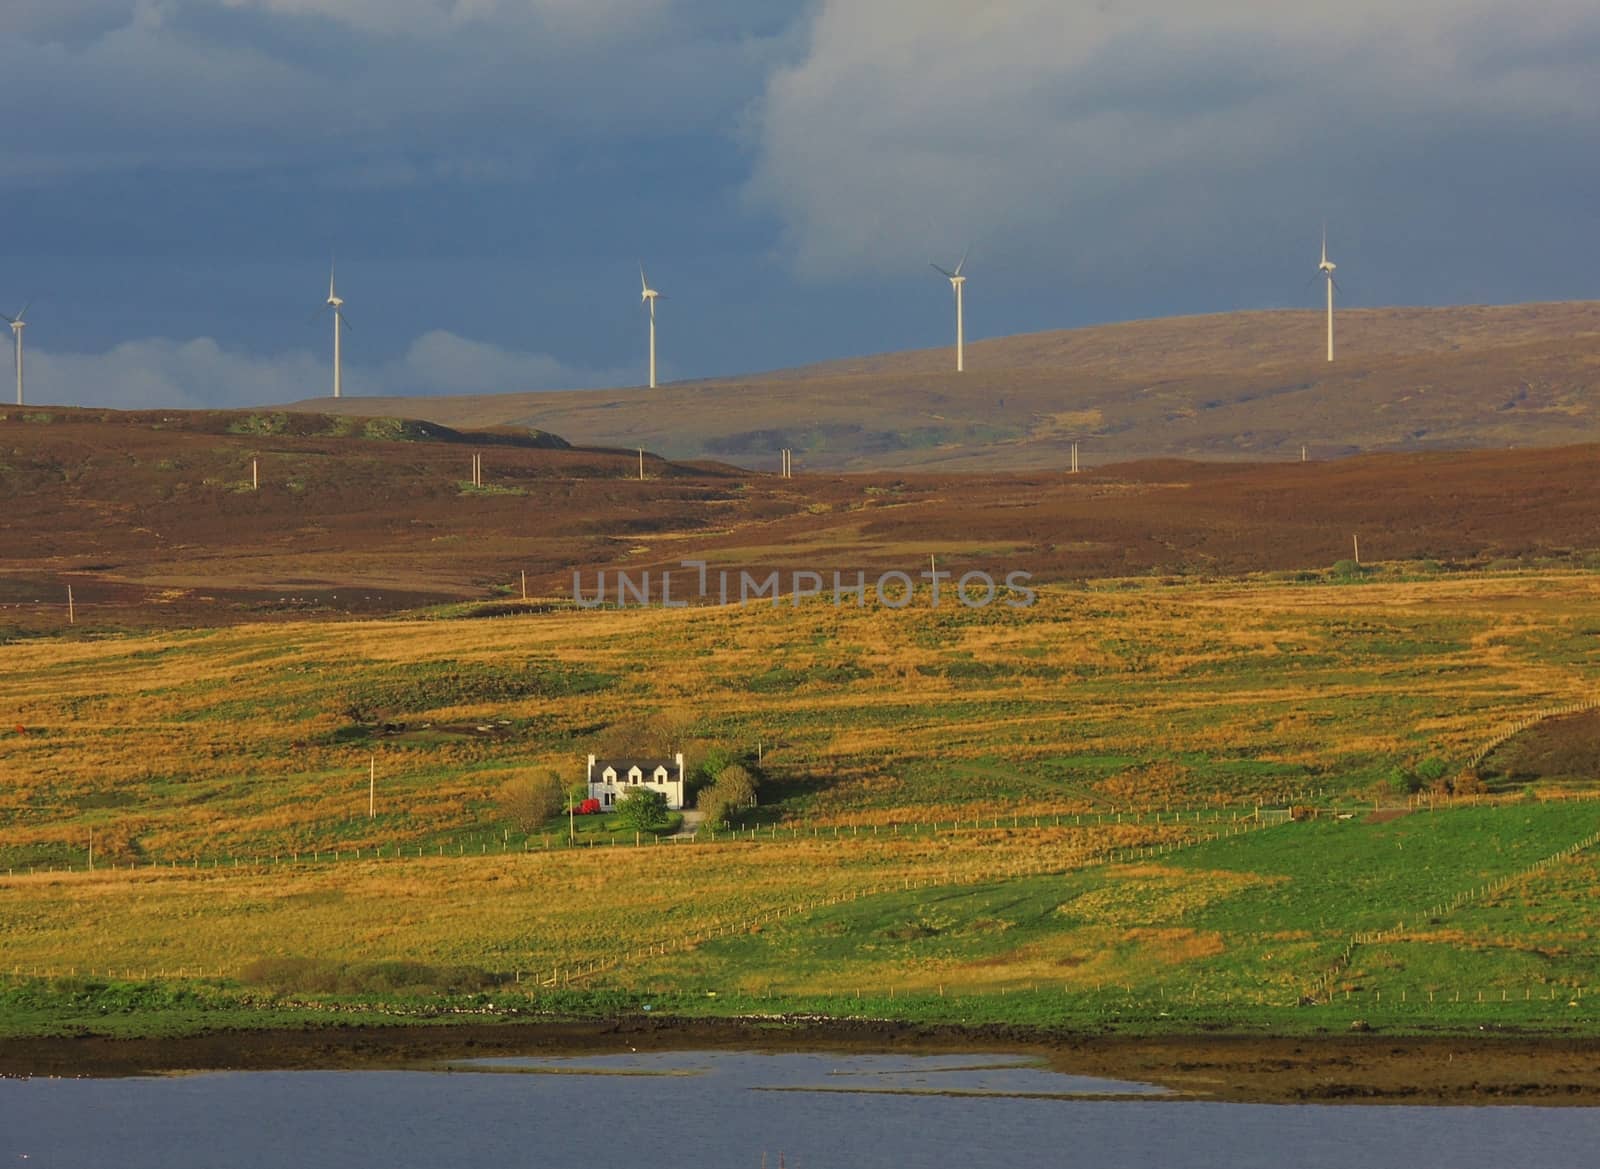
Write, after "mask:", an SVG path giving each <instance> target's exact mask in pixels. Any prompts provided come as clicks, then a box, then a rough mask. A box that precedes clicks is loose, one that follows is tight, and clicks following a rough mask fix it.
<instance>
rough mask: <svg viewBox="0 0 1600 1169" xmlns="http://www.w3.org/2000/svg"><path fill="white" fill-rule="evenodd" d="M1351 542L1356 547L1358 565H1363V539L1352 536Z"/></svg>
mask: <svg viewBox="0 0 1600 1169" xmlns="http://www.w3.org/2000/svg"><path fill="white" fill-rule="evenodd" d="M1350 541H1351V543H1353V544H1354V545H1355V549H1356V563H1357V564H1360V563H1361V537H1360V536H1359V535H1356V536H1351V537H1350Z"/></svg>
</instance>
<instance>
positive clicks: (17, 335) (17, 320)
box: [0, 300, 33, 406]
mask: <svg viewBox="0 0 1600 1169" xmlns="http://www.w3.org/2000/svg"><path fill="white" fill-rule="evenodd" d="M32 304H33V301H31V300H30V301H29V302H28V303H27V304H25V305H23V306H22V310H21V311H20V312H18V313H17V315H16V316H14V317H7V316H6V314H5V313H0V317H4V318H5V319H6V320H7V321H9V322H10V324H11V336H12V337H13V339H14V342H13V343H14V346H15V348H16V351H17V405H19V406H20V405H22V330H24V329H26V328H27V327H28V322H27V321H25V320H23V319H22V318H23V317H25V316H26V315H27V313H28V308H29V307H30V306H31V305H32Z"/></svg>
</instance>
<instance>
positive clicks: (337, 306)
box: [326, 264, 350, 398]
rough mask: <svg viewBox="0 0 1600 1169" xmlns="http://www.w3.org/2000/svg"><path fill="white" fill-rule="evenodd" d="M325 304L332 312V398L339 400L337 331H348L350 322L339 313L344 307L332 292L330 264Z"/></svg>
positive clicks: (341, 383) (341, 386) (340, 369)
mask: <svg viewBox="0 0 1600 1169" xmlns="http://www.w3.org/2000/svg"><path fill="white" fill-rule="evenodd" d="M326 303H327V305H328V307H329V308H331V309H332V310H333V396H334V397H335V398H339V397H343V396H344V380H343V379H344V365H343V362H342V361H341V360H340V353H339V330H340V329H341V328H345V329H348V328H349V327H350V322H349V321H347V320H345V319H344V313H343V312H341V311H340V310H341V309H342V308H343V306H344V299H343V298H342V297H341V296H340V295H339V294H338V292H336V291H335V290H334V287H333V265H331V264H330V265H329V266H328V299H327V302H326Z"/></svg>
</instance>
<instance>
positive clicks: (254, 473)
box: [250, 459, 261, 491]
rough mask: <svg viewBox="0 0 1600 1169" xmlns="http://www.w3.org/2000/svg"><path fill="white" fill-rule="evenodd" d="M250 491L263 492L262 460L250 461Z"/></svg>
mask: <svg viewBox="0 0 1600 1169" xmlns="http://www.w3.org/2000/svg"><path fill="white" fill-rule="evenodd" d="M250 490H251V491H260V490H261V460H260V459H251V460H250Z"/></svg>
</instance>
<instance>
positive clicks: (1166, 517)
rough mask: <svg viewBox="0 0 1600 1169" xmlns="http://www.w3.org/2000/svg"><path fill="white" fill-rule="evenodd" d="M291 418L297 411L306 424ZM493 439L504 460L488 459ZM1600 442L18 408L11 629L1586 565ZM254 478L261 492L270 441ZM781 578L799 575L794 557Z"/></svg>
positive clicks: (1595, 539) (9, 548)
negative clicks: (871, 584) (1134, 579)
mask: <svg viewBox="0 0 1600 1169" xmlns="http://www.w3.org/2000/svg"><path fill="white" fill-rule="evenodd" d="M291 419H292V420H293V421H290V420H291ZM474 454H477V455H481V456H482V459H483V466H484V468H485V483H484V486H482V487H475V486H473V485H472V484H471V482H470V467H471V460H472V456H473V455H474ZM1597 458H1600V448H1597V447H1595V446H1574V447H1565V448H1560V449H1550V450H1512V451H1504V450H1495V451H1473V452H1426V453H1410V454H1383V455H1368V456H1360V457H1355V458H1349V459H1340V460H1332V461H1326V462H1316V461H1313V462H1308V463H1303V464H1302V463H1299V462H1293V463H1256V464H1246V463H1199V462H1185V461H1179V460H1147V461H1142V462H1135V463H1127V464H1122V465H1117V466H1108V467H1101V468H1099V469H1096V470H1093V471H1086V472H1085V473H1083V474H1080V475H1064V474H1060V473H1053V472H1014V473H1001V472H988V473H978V474H966V475H952V474H934V473H925V472H924V473H904V474H896V473H892V472H879V473H873V474H814V475H803V476H801V477H799V478H796V479H792V480H782V479H778V478H776V477H775V476H771V475H767V474H761V473H757V472H751V471H745V470H741V469H739V468H736V467H732V466H729V465H726V464H714V463H701V464H685V463H677V462H670V461H667V460H663V459H661V458H659V457H656V456H653V455H646V456H644V459H643V462H644V469H645V476H646V477H645V479H644V480H643V481H639V479H638V473H639V465H640V456H639V455H638V454H637V453H636V452H634V451H616V450H601V449H580V448H569V447H566V446H565V444H563V443H561V442H560V440H559V439H555V438H553V437H552V436H549V435H541V434H529V433H528V432H526V431H522V432H516V431H507V430H499V431H485V432H466V433H463V432H455V431H446V430H442V429H441V428H438V427H431V428H430V427H427V426H422V425H419V424H414V423H404V422H399V421H397V420H393V419H380V420H360V419H350V418H347V417H329V416H312V415H290V414H282V413H279V414H246V413H232V414H229V413H197V414H184V413H182V412H175V413H174V412H169V413H164V414H157V413H118V412H112V411H97V410H64V409H55V410H49V411H45V410H33V411H24V412H8V413H6V414H4V415H0V508H3V512H4V516H5V519H4V559H3V561H0V627H4V628H7V629H11V630H27V629H40V628H58V627H60V626H61V624H62V622H63V620H64V617H65V612H64V610H65V600H66V598H65V592H66V587H67V586H68V585H71V586H72V587H73V590H74V599H75V602H76V603H77V604H78V605H80V606H83V609H82V611H81V612H80V613H79V616H80V617H82V618H83V619H84V621H85V622H86V623H87V625H88V627H90V628H93V627H94V625H95V623H96V622H97V621H98V622H100V623H101V624H106V625H112V626H119V627H126V626H145V625H150V624H157V625H176V624H207V625H212V624H227V623H232V622H236V621H241V620H258V619H265V618H273V617H276V616H284V615H291V616H296V617H304V616H307V615H315V614H319V613H320V614H349V613H359V614H367V615H371V614H381V613H385V612H392V611H397V610H404V609H411V608H415V607H417V606H419V605H423V604H427V603H430V602H440V601H447V600H489V599H494V598H496V597H499V598H507V597H510V596H511V595H512V593H513V592H514V591H516V590H520V586H521V576H520V574H521V573H523V572H526V573H527V579H528V588H529V591H530V594H531V595H532V596H535V597H546V598H549V597H570V593H571V588H572V579H573V573H574V572H575V571H581V572H582V573H583V574H584V578H585V580H586V581H589V582H591V583H592V582H593V580H594V579H595V574H597V573H598V572H600V571H602V570H612V569H618V568H626V569H628V570H629V571H630V572H631V573H632V574H633V575H634V576H635V578H638V577H641V576H642V574H643V573H644V572H647V571H649V572H654V573H656V574H657V579H658V580H659V572H660V571H661V570H662V569H663V568H667V567H675V566H677V565H678V564H679V563H680V562H681V561H683V560H685V559H691V558H698V559H703V560H705V561H707V562H708V563H709V564H710V565H711V566H712V567H713V569H716V568H727V569H730V570H739V569H748V570H750V571H751V572H752V573H755V572H757V571H758V570H760V572H763V573H764V572H765V571H768V570H770V569H773V568H777V569H780V570H786V571H788V572H793V571H796V570H802V569H804V570H813V571H817V572H820V573H822V574H824V577H825V579H827V578H830V577H831V573H832V572H833V571H839V572H842V573H845V574H846V575H847V577H849V576H851V575H852V574H853V573H854V572H855V571H856V570H867V571H869V572H870V571H874V570H876V571H879V572H881V571H885V570H888V569H899V570H902V571H907V572H912V573H915V572H917V571H919V570H920V569H922V568H923V567H925V566H926V564H927V563H928V557H929V556H930V555H932V556H934V557H936V558H937V560H938V563H939V565H940V567H941V568H945V569H950V570H953V571H955V572H957V573H958V574H959V573H961V572H965V571H968V570H972V569H981V570H984V571H987V572H990V573H991V574H994V575H995V576H996V577H997V578H998V577H999V576H1001V575H1003V574H1004V573H1006V572H1010V571H1013V570H1023V571H1027V572H1031V573H1033V574H1034V576H1035V579H1036V580H1038V581H1041V582H1049V581H1060V580H1081V579H1089V578H1098V577H1109V576H1122V575H1138V574H1147V573H1157V574H1172V575H1201V576H1204V575H1229V574H1238V573H1247V572H1256V571H1278V572H1285V571H1287V572H1295V571H1306V570H1324V569H1327V568H1328V567H1329V566H1330V565H1332V564H1334V563H1335V562H1336V561H1338V560H1340V559H1343V558H1347V557H1350V556H1351V555H1352V553H1353V537H1357V536H1359V538H1360V541H1361V552H1362V555H1363V557H1364V558H1366V559H1370V560H1389V561H1400V560H1426V559H1432V560H1437V561H1440V562H1452V561H1453V562H1477V563H1486V562H1492V561H1495V560H1509V561H1515V560H1524V561H1528V560H1535V559H1540V558H1554V559H1556V560H1560V561H1563V562H1572V561H1578V562H1580V563H1581V562H1583V561H1584V559H1585V557H1586V556H1588V555H1589V554H1590V553H1591V552H1592V551H1593V550H1594V549H1596V548H1600V535H1597V533H1600V525H1597V524H1596V522H1595V521H1596V508H1597V505H1596V502H1595V498H1594V493H1593V485H1594V482H1595V471H1594V468H1595V466H1596V462H1597ZM253 460H254V461H256V463H257V466H258V467H259V473H260V487H259V490H252V488H251V473H252V461H253ZM782 584H783V587H784V589H785V590H787V589H788V587H789V584H790V577H789V576H787V575H786V576H784V577H783V579H782Z"/></svg>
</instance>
